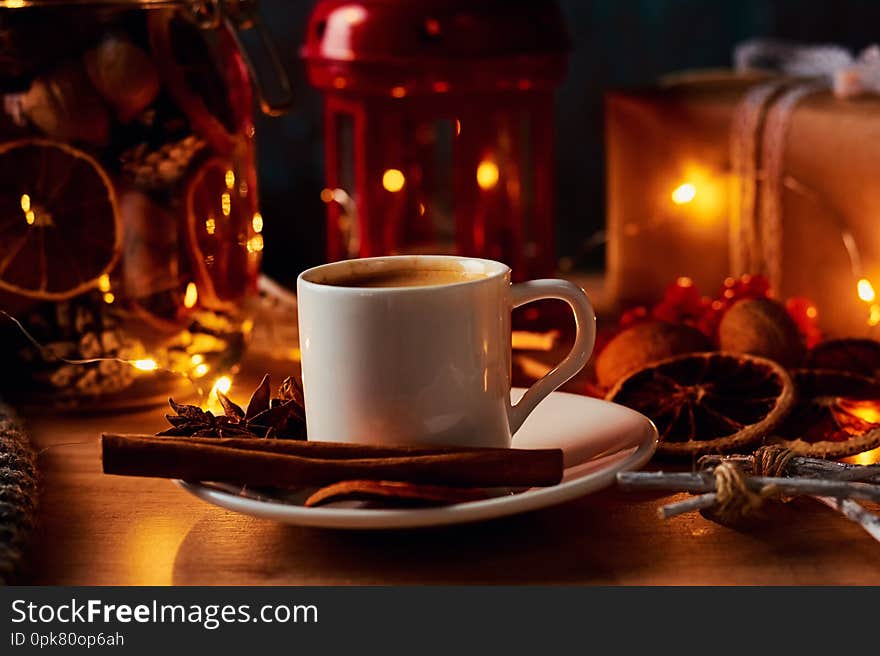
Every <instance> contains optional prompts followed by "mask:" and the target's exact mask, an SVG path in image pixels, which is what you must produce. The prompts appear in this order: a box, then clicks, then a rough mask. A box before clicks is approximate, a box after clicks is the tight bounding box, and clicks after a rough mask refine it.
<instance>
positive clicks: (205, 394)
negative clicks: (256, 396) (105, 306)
mask: <svg viewBox="0 0 880 656" xmlns="http://www.w3.org/2000/svg"><path fill="white" fill-rule="evenodd" d="M0 315H2V316H4V317H6V318H7V319H9V321H11V322H12V323H13V324H14V325H15V327H16V328H17V329H18V331H19V332H20V333H21V334H22V335H23V336H24V338H25V339H26V340H27V341H28V342H29V343H30V344H31V345H32V346H33V347H34V348H35V349H37V351H38V352H39V353H40V356H41V357H42V358H43V360H44V361H46V362H63V363H64V364H70V365H76V366H82V365H89V364H97V363H100V362H118V363H120V364H125V365H128V366H130V367H132V368H134V369H136V370H138V371H141V372H144V373H165V374H171V375H172V376H177V377H180V378H183V379H185V380H186V381H187V382H188V383H189V384H190V385H191V386H192V388H193V391H194V392H195V393H196V396H197V397H198V399H199V403H207V404H209V405H210V404H211V402H212V400H213V401H215V402H216V400H217V399H216V397H217V391H218V390H219V391H220V392H222V393H224V394H225V393H226V392H228V391H229V388H230V387H231V385H232V379H231V377H230V376H227V375H223V376H219V377H218V378H217V379H216V380H215V381H214V382H213V384H212V386H211V389H210V390H207V388H206V386H204V385H203V384H202V383H201V382H200V381H201V380H203V377H204V375H205V374H206V373H207V368H205V369H201V367H207V365H205V364H204V362H203V358H204V356H200V357H199V358H198V361H196V360H193V364H194V365H195V366H194V368H193V375H191V374H190V372H188V371H184V370H180V369H171V368H169V367H166V366H163V365H161V364H160V363H159V362H158V361H157V360H155V359H154V358H150V357H147V358H137V359H127V358H118V357H96V358H65V357H61V356H59V355H57V354H56V353H55V352H54V351H53V350H52V349H51V348H50V347H48V346H46V345H44V344H41V343H40V342H39V340H37V339H36V338H35V337H34V336H33V335H32V334H31V333H30V332H29V331H28V330H27V328H25V327H24V325H23V324H22V323H21V321H19V320H18V319H17V318H16V317H14V316H12V315H11V314H9V313H8V312H6V311H5V310H0ZM194 358H195V356H194Z"/></svg>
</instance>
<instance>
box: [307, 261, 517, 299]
mask: <svg viewBox="0 0 880 656" xmlns="http://www.w3.org/2000/svg"><path fill="white" fill-rule="evenodd" d="M418 260H421V261H428V262H440V261H450V260H452V261H458V262H473V263H479V264H483V265H484V267H485V268H486V269H487V270H488V274H487V275H486V276H485V277H483V278H475V279H473V280H463V281H461V282H450V283H442V284H439V285H410V286H407V287H349V286H345V285H331V284H327V283H324V282H316V281H315V280H310V279H309V278H310V277H314V276H315V275H316V274H320V273H323V272H327V271H329V270H333V269H337V268H341V267H344V266H346V265H347V266H351V264H352V263H354V262H357V263H364V264H366V265H369V264H370V263H376V264H378V263H381V262H390V263H394V262H398V263H400V262H407V261H408V262H410V263H412V264H415V262H416V261H418ZM510 270H511V269H510V267H509V266H507V265H506V264H504V263H503V262H497V261H495V260H489V259H486V258H480V257H466V256H464V255H384V256H379V257H358V258H351V259H347V260H337V261H335V262H328V263H326V264H319V265H318V266H314V267H311V268H309V269H306V270H305V271H303V272H302V273H300V274H299V275H298V276H297V278H296V282H297V285H300V284H303V285H308V286H310V287H314V288H317V289H321V290H327V291H328V292H331V291H335V292H336V293H351V292H358V293H364V294H400V293H406V292H416V291H424V290H426V289H437V290H440V289H452V288H455V287H464V286H467V285H481V284H487V283H490V282H492V281H495V280H497V279H498V278H502V277H504V276H506V275H508V274H509V273H510Z"/></svg>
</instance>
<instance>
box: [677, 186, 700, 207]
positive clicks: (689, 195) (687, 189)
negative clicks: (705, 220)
mask: <svg viewBox="0 0 880 656" xmlns="http://www.w3.org/2000/svg"><path fill="white" fill-rule="evenodd" d="M696 196H697V188H696V186H694V184H693V183H691V182H684V183H682V184H680V185H678V186H677V187H676V188H675V189H673V190H672V202H673V203H675V204H676V205H684V204H686V203H690V202H691V201H692V200H693V199H694V198H696Z"/></svg>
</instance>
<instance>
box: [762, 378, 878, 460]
mask: <svg viewBox="0 0 880 656" xmlns="http://www.w3.org/2000/svg"><path fill="white" fill-rule="evenodd" d="M792 377H793V379H794V382H795V389H796V394H797V403H796V404H795V406H794V408H793V410H792V411H791V413H790V414H789V415H788V416H787V417H786V419H785V421H783V422H782V424H781V425H780V426H779V428H778V429H777V430H776V434H777V435H779V438H778V439H777V440H775V441H777V442H779V443H781V444H782V445H784V446H786V447H788V448H789V449H791V450H792V451H796V452H797V453H800V454H802V455H809V456H814V457H820V458H842V457H844V456H850V455H853V454H855V453H861V452H862V451H868V450H870V449H873V448H875V447H878V446H880V383H878V382H877V381H876V380H874V379H873V378H869V377H867V376H860V375H858V374H851V373H846V372H842V371H828V370H822V369H798V370H795V371H794V372H792Z"/></svg>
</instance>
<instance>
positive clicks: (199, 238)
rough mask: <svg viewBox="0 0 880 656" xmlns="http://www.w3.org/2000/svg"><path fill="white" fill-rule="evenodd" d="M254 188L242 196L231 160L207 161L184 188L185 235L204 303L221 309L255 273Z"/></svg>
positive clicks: (259, 245)
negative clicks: (185, 188)
mask: <svg viewBox="0 0 880 656" xmlns="http://www.w3.org/2000/svg"><path fill="white" fill-rule="evenodd" d="M252 198H253V192H249V195H245V196H242V195H241V193H240V191H239V187H238V185H237V184H236V183H235V171H234V170H233V168H232V165H231V164H230V163H229V162H228V161H227V160H226V159H224V158H222V157H214V158H211V159H210V160H208V161H207V162H205V163H204V164H203V165H202V167H201V168H200V169H199V170H198V171H196V173H195V175H194V176H193V178H192V179H191V180H190V182H189V184H188V187H187V191H186V215H187V217H186V223H187V241H188V244H189V250H190V254H191V257H192V262H193V268H194V269H195V274H196V285H197V286H198V290H199V299H200V300H201V302H202V304H203V305H204V306H206V307H208V308H211V309H221V308H222V307H224V306H225V305H227V304H228V302H229V301H233V300H236V299H238V298H240V297H241V296H242V295H243V294H244V293H245V292H246V291H247V286H248V284H249V282H250V280H251V279H252V278H253V276H254V275H255V271H256V267H257V266H258V263H259V256H260V251H261V250H262V248H263V244H262V237H260V238H259V242H255V241H254V238H255V237H256V234H255V232H254V229H253V224H252V223H253V222H252V219H253V216H254V212H255V205H254V203H253V201H252Z"/></svg>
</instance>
